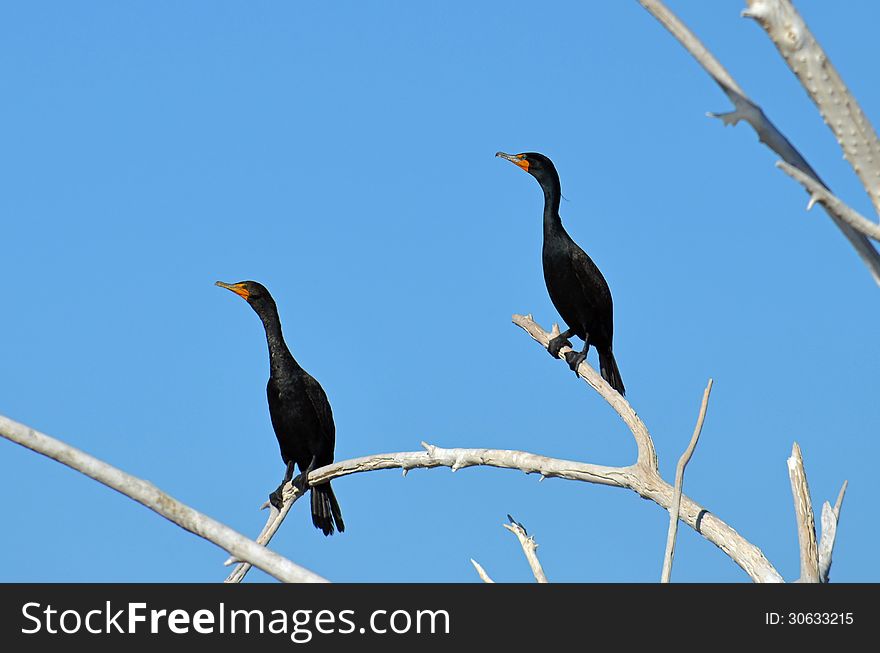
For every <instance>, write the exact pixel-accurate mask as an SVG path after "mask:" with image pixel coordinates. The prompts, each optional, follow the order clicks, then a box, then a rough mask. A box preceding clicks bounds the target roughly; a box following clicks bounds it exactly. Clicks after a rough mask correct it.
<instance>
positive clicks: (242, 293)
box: [214, 281, 250, 301]
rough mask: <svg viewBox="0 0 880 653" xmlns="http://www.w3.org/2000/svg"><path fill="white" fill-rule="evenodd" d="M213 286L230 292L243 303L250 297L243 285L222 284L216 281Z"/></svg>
mask: <svg viewBox="0 0 880 653" xmlns="http://www.w3.org/2000/svg"><path fill="white" fill-rule="evenodd" d="M214 285H215V286H220V287H221V288H226V290H231V291H232V292H234V293H235V294H236V295H238V296H239V297H241V298H242V299H244V300H245V301H247V298H248V297H250V293H249V292H248V291H247V288H245V286H244V284H243V283H223V282H222V281H217V282H215V283H214Z"/></svg>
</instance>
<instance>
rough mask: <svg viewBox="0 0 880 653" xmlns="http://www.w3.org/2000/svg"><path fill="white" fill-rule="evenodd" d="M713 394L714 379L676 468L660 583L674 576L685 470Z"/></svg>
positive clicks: (705, 392)
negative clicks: (673, 568) (710, 394)
mask: <svg viewBox="0 0 880 653" xmlns="http://www.w3.org/2000/svg"><path fill="white" fill-rule="evenodd" d="M711 392H712V379H709V383H707V384H706V389H705V390H704V391H703V403H702V404H700V414H699V415H698V416H697V425H696V426H695V427H694V434H693V435H692V436H691V442H690V444H689V445H688V447H687V449H685V451H684V453H683V454H681V458H679V459H678V466H677V467H676V468H675V496H674V497H673V499H672V507H671V508H670V509H669V531H668V532H667V534H666V554H665V555H664V556H663V571H661V572H660V582H661V583H668V582H669V578H670V576H671V575H672V560H673V558H674V557H675V537H676V535H678V511H679V510H680V509H681V493H682V487H683V485H684V469H685V467H687V464H688V463H689V462H690V461H691V457H692V456H693V455H694V449H696V448H697V442H698V441H699V439H700V433H702V432H703V420H705V419H706V410H707V409H708V407H709V393H711Z"/></svg>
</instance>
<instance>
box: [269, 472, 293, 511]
mask: <svg viewBox="0 0 880 653" xmlns="http://www.w3.org/2000/svg"><path fill="white" fill-rule="evenodd" d="M295 464H296V463H295V462H293V461H292V460H291V461H290V462H289V463H287V469H285V470H284V479H283V480H282V481H281V485H279V486H278V489H277V490H275V491H274V492H273V493H272V494H270V495H269V503H271V504H272V505H273V506H275V507H276V508H277V509H278V510H281V506H282V505H283V504H284V501H283V500H282V499H281V494H282V490H284V486H285V485H287V482H288V481H289V480H290V479H291V478H293V466H294V465H295Z"/></svg>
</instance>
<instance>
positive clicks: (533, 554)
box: [502, 515, 547, 583]
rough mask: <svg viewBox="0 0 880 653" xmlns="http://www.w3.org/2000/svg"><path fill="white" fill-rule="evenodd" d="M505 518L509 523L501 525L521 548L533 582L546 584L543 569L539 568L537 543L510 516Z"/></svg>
mask: <svg viewBox="0 0 880 653" xmlns="http://www.w3.org/2000/svg"><path fill="white" fill-rule="evenodd" d="M507 518H508V519H509V520H510V523H509V524H502V526H504V528H506V529H507V530H509V531H510V532H511V533H513V534H514V535H516V539H518V540H519V543H520V546H522V550H523V554H525V556H526V561H527V562H528V563H529V567H530V568H531V570H532V574H534V576H535V580H536V581H538V582H539V583H546V582H547V576H546V575H545V574H544V568H543V567H542V566H541V561H540V560H538V543H537V542H535V538H534V537H532V536H531V535H529V534H528V532H526V527H525V526H523V525H522V524H520V523H519V522H518V521H516V520H515V519H514V518H513V517H511V516H510V515H507Z"/></svg>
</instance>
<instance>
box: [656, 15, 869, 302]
mask: <svg viewBox="0 0 880 653" xmlns="http://www.w3.org/2000/svg"><path fill="white" fill-rule="evenodd" d="M639 3H640V4H641V5H642V6H643V7H644V8H645V9H647V10H648V11H649V12H650V13H651V15H653V16H654V17H655V18H656V19H657V20H659V21H660V23H661V24H662V25H663V26H664V27H665V28H666V29H667V30H669V32H670V33H671V34H672V35H673V36H674V37H675V38H676V40H678V42H679V43H681V44H682V45H683V46H684V47H685V49H687V51H688V52H689V53H690V54H691V55H692V56H693V57H694V58H695V59H696V60H697V62H698V63H699V64H700V65H701V66H702V67H703V69H704V70H706V72H707V73H709V75H710V76H711V77H712V79H714V80H715V82H716V83H717V84H718V85H719V86H720V87H721V90H722V91H724V94H725V95H727V97H728V98H729V99H730V101H731V102H732V103H733V106H734V110H733V111H730V112H727V113H710V114H708V115H709V116H711V117H714V118H720V119H721V121H722V122H723V123H724V124H725V125H736V124H737V123H739V122H740V121H741V120H745V121H746V122H747V123H748V124H749V125H751V126H752V128H753V129H754V130H755V132H756V133H757V135H758V140H759V141H760V142H762V143H764V144H765V145H766V146H767V147H769V148H770V149H771V150H773V151H774V152H776V153H777V154H778V155H779V156H781V157H782V158H783V160H785V161H786V162H787V163H789V164H790V165H792V166H794V167H795V168H797V169H799V170H801V171H802V172H804V173H805V174H807V175H809V176H810V177H812V178H813V179H815V180H816V181H817V182H818V183H820V184H822V185H823V186H825V183H824V182H823V181H822V180H821V179H820V177H819V175H818V174H817V173H816V171H815V170H814V169H813V167H812V166H811V165H810V164H809V163H807V160H806V159H805V158H804V157H803V156H802V155H801V153H800V152H799V151H798V150H797V148H795V147H794V145H792V143H791V141H789V140H788V138H786V137H785V135H784V134H783V133H782V132H781V131H779V129H777V128H776V126H775V125H774V124H773V123H772V122H771V121H770V119H769V118H768V117H767V115H766V114H765V113H764V111H763V109H761V107H760V106H758V105H757V104H756V103H755V102H753V101H752V100H751V99H750V98H749V97H748V96H747V95H746V94H745V92H744V91H743V90H742V88H741V87H740V86H739V84H737V83H736V80H734V79H733V77H732V76H731V75H730V73H728V72H727V70H726V69H725V68H724V66H722V65H721V63H720V62H719V61H718V60H717V59H716V58H715V56H714V55H713V54H712V53H711V52H710V51H709V50H708V49H707V48H706V46H704V45H703V44H702V43H701V42H700V40H699V39H698V38H697V37H696V36H695V35H694V33H693V32H691V31H690V29H688V27H687V26H686V25H685V24H684V23H682V22H681V20H679V19H678V17H677V16H676V15H675V14H673V13H672V12H671V11H670V10H669V9H668V8H667V7H666V6H665V5H664V4H663V3H662V2H660V1H659V0H639ZM826 188H827V187H826ZM822 208H823V209H824V210H825V212H826V213H827V214H828V215H829V217H831V219H832V220H833V221H834V223H835V224H836V225H837V226H838V228H840V230H841V231H842V232H843V235H844V236H846V238H847V240H849V242H850V244H851V245H852V246H853V248H854V249H855V250H856V252H857V253H858V255H859V257H860V258H861V259H862V262H863V263H864V264H865V266H866V267H867V268H868V271H869V272H870V273H871V276H872V277H873V278H874V281H875V282H876V283H877V284H878V285H880V253H878V252H877V250H876V249H875V248H874V246H873V245H872V244H871V242H870V241H869V240H868V239H867V237H865V236H864V235H863V234H861V233H859V232H857V231H856V230H855V229H853V228H852V227H851V226H850V225H849V224H847V223H846V222H844V221H843V220H842V219H840V218H839V217H837V216H836V215H834V214H833V213H832V212H831V211H829V210H828V208H827V207H826V206H825V205H824V204H823V205H822Z"/></svg>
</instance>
